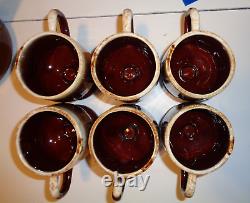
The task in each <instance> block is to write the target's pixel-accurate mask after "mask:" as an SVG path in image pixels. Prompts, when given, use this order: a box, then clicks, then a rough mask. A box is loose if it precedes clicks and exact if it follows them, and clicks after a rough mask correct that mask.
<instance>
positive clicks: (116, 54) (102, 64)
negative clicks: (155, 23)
mask: <svg viewBox="0 0 250 203" xmlns="http://www.w3.org/2000/svg"><path fill="white" fill-rule="evenodd" d="M95 52H96V53H95V55H96V56H95V57H94V58H95V60H94V61H93V60H92V61H93V63H94V69H95V70H94V72H95V73H94V74H92V75H93V78H94V80H95V82H96V83H97V86H98V87H101V90H103V89H104V91H106V92H109V93H110V94H112V95H113V96H116V97H120V98H125V97H127V98H129V97H134V96H139V97H140V96H142V95H141V94H146V93H147V92H148V91H149V88H150V89H151V88H152V86H153V83H156V81H157V80H158V75H159V72H160V71H159V61H158V60H157V59H158V56H157V54H156V53H155V51H154V50H153V48H152V46H151V45H150V44H149V43H148V42H147V41H146V40H145V39H143V38H142V37H139V36H137V35H135V34H133V33H122V34H116V35H113V36H111V37H110V38H108V39H106V40H104V41H103V42H102V43H101V44H100V45H99V46H98V47H97V49H96V51H95ZM137 99H138V98H137Z"/></svg>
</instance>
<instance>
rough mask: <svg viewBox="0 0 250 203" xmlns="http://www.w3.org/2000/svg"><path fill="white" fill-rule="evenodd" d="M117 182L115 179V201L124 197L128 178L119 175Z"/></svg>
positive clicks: (113, 195) (113, 196) (113, 194)
mask: <svg viewBox="0 0 250 203" xmlns="http://www.w3.org/2000/svg"><path fill="white" fill-rule="evenodd" d="M116 181H117V182H115V181H114V183H113V184H114V186H113V192H112V198H113V200H115V201H119V200H120V199H121V197H122V194H123V191H124V188H125V184H126V179H125V178H124V177H121V176H120V177H118V178H117V179H116Z"/></svg>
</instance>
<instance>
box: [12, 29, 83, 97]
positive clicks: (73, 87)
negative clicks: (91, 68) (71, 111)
mask: <svg viewBox="0 0 250 203" xmlns="http://www.w3.org/2000/svg"><path fill="white" fill-rule="evenodd" d="M50 35H55V36H59V37H61V38H64V39H65V40H67V41H68V42H70V44H72V46H73V47H74V48H75V50H76V52H77V55H78V61H79V67H78V72H77V75H76V78H75V80H74V82H73V83H72V84H71V85H70V86H69V87H68V88H67V89H66V90H64V91H63V92H61V93H59V94H56V95H52V96H44V95H40V94H38V93H35V92H33V91H32V90H31V89H30V88H29V87H28V86H27V85H26V83H25V82H24V81H23V78H22V73H21V63H22V60H23V58H24V55H25V53H26V50H27V49H28V48H29V46H30V45H31V44H32V43H33V42H34V41H35V40H37V39H38V38H42V37H46V36H50ZM85 69H86V59H85V58H84V56H83V53H82V51H81V47H80V46H79V45H78V43H77V42H76V41H74V40H73V39H72V38H70V37H68V36H67V35H65V34H62V33H58V32H52V31H50V32H43V33H41V34H38V35H35V36H34V37H32V38H31V39H29V40H28V41H27V42H25V44H24V45H23V46H22V47H21V48H20V52H19V54H18V58H17V63H16V74H17V78H18V80H19V81H20V83H21V85H22V86H23V88H24V89H25V90H26V91H28V92H29V93H30V94H31V95H33V96H35V97H38V98H41V99H47V100H60V99H64V98H66V97H67V96H69V95H70V94H71V93H72V92H74V91H75V90H76V89H77V88H78V87H79V86H80V85H81V81H82V78H85V77H86V71H85Z"/></svg>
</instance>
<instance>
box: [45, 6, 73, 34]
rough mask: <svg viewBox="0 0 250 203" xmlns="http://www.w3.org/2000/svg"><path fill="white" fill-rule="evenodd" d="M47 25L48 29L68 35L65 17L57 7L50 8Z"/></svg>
mask: <svg viewBox="0 0 250 203" xmlns="http://www.w3.org/2000/svg"><path fill="white" fill-rule="evenodd" d="M48 26H49V30H50V31H53V32H61V33H63V34H65V35H68V36H70V32H69V26H68V22H67V19H66V17H65V15H64V14H63V13H62V12H61V11H59V10H58V9H51V10H50V11H49V13H48ZM58 28H59V29H58Z"/></svg>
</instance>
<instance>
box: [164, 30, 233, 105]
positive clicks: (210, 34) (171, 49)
mask: <svg viewBox="0 0 250 203" xmlns="http://www.w3.org/2000/svg"><path fill="white" fill-rule="evenodd" d="M195 35H204V36H208V37H211V38H213V39H214V40H216V41H218V42H219V43H220V44H221V45H222V46H223V48H224V49H225V50H226V53H227V55H228V58H229V63H230V64H229V68H230V70H229V74H228V77H227V79H226V80H225V81H224V83H223V84H222V85H221V86H220V87H219V88H217V89H216V90H214V91H213V92H210V93H206V94H199V93H193V92H191V91H188V90H186V89H184V88H183V87H182V86H181V85H179V83H178V82H177V81H176V79H175V78H174V76H173V74H172V70H171V67H170V62H171V59H172V55H173V53H174V51H175V49H176V47H177V46H178V45H179V44H180V43H181V42H182V41H183V40H185V39H187V38H189V37H191V36H195ZM166 55H167V57H166V59H165V61H164V67H163V68H164V71H165V73H166V75H167V78H168V80H169V82H171V83H172V85H173V86H174V87H175V88H176V89H177V90H178V91H179V92H180V93H181V94H183V95H184V96H185V97H187V98H191V99H198V100H202V99H209V98H211V97H213V96H215V95H217V94H219V93H221V92H222V91H223V90H224V89H225V88H226V87H227V86H228V85H229V84H230V82H231V81H232V79H233V76H234V73H235V66H236V62H235V57H234V54H233V52H232V49H231V48H230V47H229V45H228V44H227V42H226V41H225V40H224V39H222V38H221V37H220V36H218V35H217V34H215V33H213V32H209V31H202V30H194V31H190V32H187V33H185V34H183V35H181V36H180V37H179V38H177V40H175V41H174V42H173V43H172V44H171V45H170V46H169V48H168V50H167V52H166Z"/></svg>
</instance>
